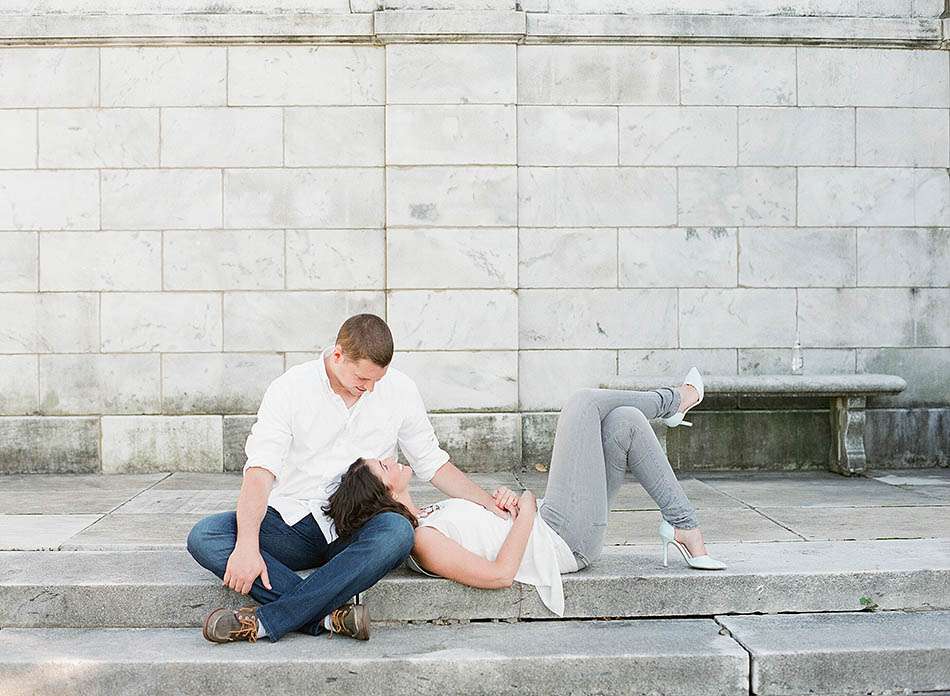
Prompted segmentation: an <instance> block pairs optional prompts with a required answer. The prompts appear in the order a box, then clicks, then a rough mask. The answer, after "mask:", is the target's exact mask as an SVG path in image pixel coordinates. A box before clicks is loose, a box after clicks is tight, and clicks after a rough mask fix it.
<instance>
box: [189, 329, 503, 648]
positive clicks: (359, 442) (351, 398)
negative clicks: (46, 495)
mask: <svg viewBox="0 0 950 696" xmlns="http://www.w3.org/2000/svg"><path fill="white" fill-rule="evenodd" d="M392 357H393V339H392V334H391V333H390V331H389V327H388V326H387V325H386V323H385V322H384V321H383V320H382V319H380V318H379V317H377V316H375V315H373V314H359V315H356V316H353V317H350V318H349V319H347V320H346V321H345V322H344V323H343V326H342V327H340V331H339V333H338V335H337V338H336V343H335V345H334V346H332V347H330V348H327V349H326V350H324V351H323V353H322V355H321V357H320V359H318V360H312V361H309V362H306V363H303V364H301V365H297V366H295V367H292V368H291V369H289V370H287V372H285V373H284V374H283V375H281V376H280V377H278V378H277V379H275V380H274V381H273V382H272V383H271V384H270V386H269V387H268V388H267V391H266V392H265V394H264V398H263V401H262V402H261V406H260V409H259V411H258V413H257V422H256V423H255V424H254V426H253V428H252V430H251V434H250V436H249V437H248V439H247V444H246V446H245V452H246V453H247V464H245V466H244V481H243V483H242V485H241V493H240V496H239V497H238V504H237V512H236V513H235V512H225V513H220V514H217V515H211V516H210V517H206V518H204V519H203V520H201V521H200V522H198V524H196V525H195V527H194V528H193V529H192V530H191V533H190V534H189V535H188V551H189V552H190V553H191V555H192V556H193V557H194V558H195V560H196V561H198V563H200V564H201V565H202V566H204V567H205V568H207V569H208V570H210V571H211V572H213V573H214V574H215V575H217V576H218V577H220V578H222V580H223V581H224V585H226V586H227V587H229V588H231V589H232V590H235V591H237V592H240V593H241V594H248V593H250V595H251V597H253V598H254V599H255V600H257V601H258V602H259V603H260V605H261V606H259V607H244V608H241V609H238V610H236V611H235V610H229V609H216V610H215V611H213V612H211V614H209V615H208V617H207V618H206V619H205V622H204V627H203V629H202V632H203V635H204V637H205V638H207V639H208V640H210V641H213V642H231V641H234V640H249V641H251V642H254V641H256V640H257V639H258V638H261V637H264V636H266V637H267V638H269V639H270V640H271V641H276V640H278V639H280V638H281V637H282V636H283V635H285V634H286V633H288V632H289V631H294V630H297V631H302V632H304V633H308V634H311V635H317V634H319V633H321V632H323V631H324V630H327V631H330V632H332V633H341V634H344V635H349V636H352V637H354V638H359V639H362V640H366V639H367V638H368V637H369V617H368V615H367V612H366V608H365V607H364V606H363V605H352V604H346V602H347V600H349V599H350V598H351V597H354V596H356V595H357V594H358V593H360V592H362V591H364V590H366V589H368V588H369V587H371V586H372V585H374V584H375V583H376V582H377V581H378V580H380V579H381V578H382V577H383V576H384V575H386V573H388V572H389V571H390V570H392V569H393V568H395V567H396V566H398V565H399V564H400V563H402V562H403V561H404V560H405V558H406V557H407V556H408V555H409V552H410V550H411V549H412V543H413V529H412V525H411V524H410V523H409V521H408V520H407V519H406V518H404V517H402V516H401V515H398V514H396V513H392V512H385V513H382V514H379V515H376V516H374V517H373V518H371V519H370V520H369V521H368V522H367V523H366V524H365V525H364V526H363V527H362V528H361V529H360V530H359V531H358V532H356V533H354V534H353V535H351V536H350V537H349V538H347V539H339V538H337V535H336V532H335V530H334V528H333V523H332V521H331V520H330V519H329V518H328V517H327V516H326V515H325V514H324V513H323V511H322V508H323V506H324V505H326V503H327V500H328V499H329V495H330V493H331V492H332V490H333V485H334V484H335V483H336V482H337V481H339V479H340V476H341V475H342V474H343V472H344V471H346V469H347V468H348V467H349V465H350V464H352V463H353V462H354V461H355V460H356V459H357V458H359V457H372V458H378V459H384V458H387V457H392V456H394V455H395V454H396V446H397V444H398V446H399V448H400V449H401V450H402V452H403V453H404V454H405V456H406V458H407V459H408V461H409V464H410V466H412V468H413V471H414V473H415V474H416V475H417V476H419V477H421V478H423V479H425V480H429V481H431V482H432V483H433V484H434V485H435V486H436V488H438V489H439V490H441V491H442V492H443V493H445V494H446V495H448V496H450V497H456V498H466V499H468V500H471V501H472V502H475V503H478V504H480V505H483V506H484V507H486V508H488V509H490V510H492V511H493V512H495V513H496V514H498V515H500V516H503V517H507V513H505V512H504V511H503V510H502V509H501V508H499V507H498V506H497V505H496V504H495V500H494V499H493V498H492V496H490V495H489V494H488V493H487V492H485V491H484V490H482V489H481V488H480V487H479V486H477V485H476V484H474V483H473V482H472V481H471V480H470V479H469V478H468V477H467V476H465V474H463V473H462V472H461V471H459V470H458V469H457V468H456V467H455V466H454V465H453V464H452V463H451V462H450V461H449V455H448V454H447V453H446V452H445V451H444V450H442V449H441V448H440V447H439V443H438V440H437V439H436V436H435V433H434V432H433V430H432V424H431V423H430V422H429V418H428V416H427V414H426V410H425V406H424V405H423V403H422V398H421V396H420V395H419V390H418V389H417V388H416V385H415V383H414V382H413V381H412V380H411V379H410V378H409V377H408V376H407V375H405V374H403V373H402V372H400V371H398V370H396V369H392V368H390V367H389V363H390V362H391V361H392ZM499 502H503V501H499ZM305 568H316V570H314V571H313V573H311V574H310V575H309V576H308V577H307V578H306V579H303V578H301V577H300V576H299V575H298V574H297V573H296V572H295V571H298V570H303V569H305Z"/></svg>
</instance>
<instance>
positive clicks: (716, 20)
mask: <svg viewBox="0 0 950 696" xmlns="http://www.w3.org/2000/svg"><path fill="white" fill-rule="evenodd" d="M948 22H950V20H946V19H943V20H941V19H940V18H939V17H913V16H906V17H840V16H784V15H782V16H780V15H713V14H667V15H662V14H568V13H548V12H524V11H515V10H385V11H377V12H373V13H368V12H346V13H344V12H335V13H334V12H295V11H258V12H244V11H242V12H208V11H195V12H187V11H176V12H164V13H153V14H147V13H127V14H122V13H107V12H104V13H95V12H65V13H57V12H45V13H41V14H36V13H29V12H7V13H3V14H0V44H4V45H19V44H28V45H49V44H53V45H61V44H62V45H69V44H89V43H92V44H109V45H113V44H136V45H141V44H152V43H155V44H165V43H226V44H229V43H247V44H254V43H295V42H308V43H313V42H316V43H332V42H350V43H390V42H393V43H395V42H406V41H439V42H472V41H477V42H486V41H506V42H512V41H514V42H524V43H565V42H578V43H591V42H607V43H609V42H624V43H631V42H634V43H636V42H639V43H690V42H696V43H720V42H723V43H749V44H782V43H792V44H808V45H812V44H816V45H843V46H880V47H891V46H912V47H919V48H941V47H943V48H945V47H946V46H947V42H946V39H945V38H944V37H946V36H947V35H948V33H950V24H948Z"/></svg>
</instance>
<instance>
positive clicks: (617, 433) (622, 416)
mask: <svg viewBox="0 0 950 696" xmlns="http://www.w3.org/2000/svg"><path fill="white" fill-rule="evenodd" d="M647 430H651V431H652V426H651V425H650V421H649V420H648V419H647V417H646V416H645V415H643V411H641V410H640V409H638V408H634V407H633V406H620V407H618V408H615V409H613V410H612V411H611V412H610V413H608V414H607V417H606V418H604V424H603V432H604V435H605V437H610V438H616V439H618V440H620V441H626V440H630V441H633V440H635V439H636V438H637V436H638V435H639V434H640V433H644V432H646V431H647Z"/></svg>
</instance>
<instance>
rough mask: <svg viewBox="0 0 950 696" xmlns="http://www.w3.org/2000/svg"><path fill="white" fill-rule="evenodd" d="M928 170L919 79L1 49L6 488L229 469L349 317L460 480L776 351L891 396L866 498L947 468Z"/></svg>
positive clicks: (947, 277)
mask: <svg viewBox="0 0 950 696" xmlns="http://www.w3.org/2000/svg"><path fill="white" fill-rule="evenodd" d="M552 4H557V3H555V2H554V0H552ZM578 4H583V3H576V2H575V3H573V4H572V5H571V6H572V7H573V5H578ZM371 9H372V8H371ZM527 9H530V8H527ZM548 10H550V11H551V12H554V10H553V9H551V8H548V7H545V8H544V10H543V11H548ZM354 11H355V10H354ZM575 11H577V10H576V9H575ZM376 14H377V15H379V14H384V13H379V12H377V13H376ZM377 22H378V20H377ZM948 167H950V61H948V52H947V51H946V50H942V49H940V48H916V47H912V48H900V47H896V48H895V47H887V48H864V47H848V46H834V47H828V46H824V47H823V46H810V45H804V43H801V44H796V43H795V42H784V43H780V44H777V45H749V44H745V43H743V42H741V41H738V40H737V41H736V42H735V45H711V44H709V45H703V44H702V43H696V42H688V41H682V42H677V41H665V42H658V43H656V44H650V43H646V42H643V41H635V42H634V41H630V42H624V41H623V40H615V41H613V42H612V43H605V44H593V43H588V44H584V43H548V44H545V43H543V42H539V43H537V44H526V43H519V42H516V41H493V42H481V43H480V42H477V41H475V42H467V43H457V42H451V41H450V40H448V39H446V40H444V41H438V40H436V41H431V40H430V41H427V42H413V41H405V42H392V43H382V44H379V43H377V44H375V45H374V44H368V43H365V42H362V43H361V42H359V41H353V42H351V43H349V44H347V43H325V44H324V43H320V42H319V41H317V40H314V41H313V42H312V43H303V44H299V43H294V44H291V43H286V44H280V43H260V44H254V43H253V42H249V43H247V44H245V45H225V43H224V42H215V41H213V40H208V41H205V42H204V43H203V44H200V43H196V44H193V45H180V46H170V45H160V44H152V43H149V42H147V41H143V42H141V45H138V44H136V42H134V41H133V42H131V45H114V44H113V43H110V42H103V43H102V45H94V43H93V45H48V46H38V47H37V46H22V45H11V46H7V47H3V48H0V471H3V472H10V471H100V470H101V471H105V472H126V471H144V470H189V471H220V470H222V469H223V468H227V469H239V468H240V466H241V465H243V451H242V450H243V442H244V438H245V437H246V433H247V431H248V429H249V427H250V425H251V423H253V420H254V416H253V414H254V413H255V412H256V410H257V406H258V404H259V400H260V398H261V395H262V393H263V390H264V388H265V387H266V386H267V384H268V383H269V382H270V381H271V380H272V379H274V378H275V377H277V376H278V375H280V374H281V373H282V372H283V371H284V370H285V369H287V368H288V367H290V366H291V365H294V364H297V363H299V362H301V361H304V360H309V359H313V358H314V357H315V356H316V351H318V350H319V348H320V347H322V346H323V345H325V344H327V342H328V341H329V340H331V339H332V337H333V335H334V333H335V331H336V329H337V327H338V326H339V324H340V322H341V321H342V320H343V319H344V318H346V317H347V316H349V315H351V314H354V313H357V312H364V311H369V312H375V313H378V314H380V315H381V316H383V317H385V318H386V319H387V321H388V322H389V324H390V326H391V327H392V330H393V333H394V335H395V338H396V343H397V349H398V352H397V355H396V358H395V362H394V364H395V365H396V366H397V367H399V368H400V369H402V370H404V371H406V372H408V373H409V374H410V375H412V376H413V377H414V378H415V379H416V381H417V383H418V384H419V386H420V388H421V390H422V393H423V396H424V398H425V400H426V403H427V406H428V407H429V409H430V410H431V411H432V413H433V422H434V424H435V426H436V429H437V430H438V432H439V434H440V436H441V437H442V439H443V441H444V443H445V444H446V446H447V447H448V448H449V449H450V451H451V452H452V453H453V457H454V459H455V460H456V461H458V462H460V463H461V464H462V465H463V466H465V467H467V468H469V469H486V468H487V469H493V468H513V467H519V466H521V465H522V462H525V463H528V464H533V463H537V462H543V460H544V458H545V456H546V452H547V450H548V448H549V446H550V437H551V428H552V425H553V418H554V415H555V414H556V412H557V410H558V409H559V408H560V406H561V405H562V404H563V402H564V400H565V399H566V398H567V396H568V395H569V394H570V393H571V391H572V390H574V389H576V388H579V387H584V386H596V385H598V384H600V383H601V382H602V381H604V380H606V379H609V378H610V377H613V376H616V375H617V374H632V373H637V374H663V375H669V376H670V377H673V376H677V375H679V373H681V372H684V371H685V369H687V368H688V366H689V365H692V364H696V365H698V366H699V367H700V368H702V369H704V370H706V371H708V372H710V373H721V374H722V373H724V374H736V373H753V372H774V371H778V372H786V371H788V363H789V349H790V346H791V345H792V343H793V342H794V341H795V338H796V335H797V336H799V337H800V339H801V342H802V344H803V345H804V346H805V365H806V369H807V370H810V371H815V372H845V373H848V372H850V373H853V372H871V371H873V372H892V373H896V374H900V375H902V376H904V377H905V378H907V380H908V383H909V388H908V390H907V392H906V393H905V394H903V395H901V396H899V397H894V398H889V399H879V400H877V402H875V403H873V404H872V406H873V407H874V408H875V409H876V410H875V411H874V413H872V415H871V416H870V417H869V427H870V428H871V429H872V430H873V431H874V434H873V436H871V437H872V440H873V442H872V441H871V440H869V443H868V444H869V455H870V456H871V458H872V459H873V461H872V462H871V463H872V464H873V465H876V466H895V465H903V464H942V465H947V461H948V456H950V445H948V440H950V411H948V407H950V176H948ZM724 413H725V411H724ZM726 415H728V414H726ZM773 415H774V418H775V419H782V418H786V420H785V421H784V422H785V425H783V426H781V428H785V429H786V430H788V429H791V432H792V434H793V435H795V434H797V435H799V436H801V437H803V438H805V439H806V440H807V439H809V438H819V439H820V438H822V437H825V438H827V437H828V434H827V424H826V419H827V413H826V412H825V411H823V410H821V409H820V408H818V407H815V408H812V409H811V410H807V409H806V410H805V411H803V412H801V413H799V414H798V415H794V416H788V417H783V416H781V415H777V414H773ZM752 416H753V418H752V420H751V421H736V420H735V419H733V420H732V421H729V418H728V417H725V416H723V414H720V415H719V417H720V418H724V420H723V421H722V422H723V423H726V425H724V426H723V427H724V428H726V429H729V428H730V427H731V428H733V429H735V428H739V427H745V426H743V423H746V424H748V423H758V422H760V421H761V416H762V414H761V413H753V414H752ZM702 417H703V416H697V418H702ZM730 423H731V425H730ZM766 430H767V429H766ZM684 437H685V436H684ZM781 441H782V442H784V441H785V440H781ZM729 442H733V441H732V440H728V441H727V440H726V439H724V440H723V446H727V445H728V443H729ZM695 445H696V443H693V445H689V444H688V443H687V442H686V440H683V441H682V442H680V445H679V447H680V448H681V451H684V452H685V451H689V452H690V455H689V456H688V457H686V456H684V457H681V458H679V459H678V460H677V465H678V466H684V467H691V468H703V467H704V466H712V464H711V463H710V462H711V461H712V460H710V461H708V462H704V461H703V453H702V450H701V449H698V448H697V447H696V446H695ZM729 446H731V445H729ZM750 446H752V447H754V443H752V444H750ZM824 446H826V443H825V444H822V443H821V442H819V445H816V446H814V447H812V448H811V450H809V451H808V452H806V453H805V454H801V458H800V461H798V460H796V461H792V462H791V463H789V462H787V461H786V462H778V463H777V464H778V465H779V466H782V467H786V468H787V467H789V466H795V465H798V464H800V465H802V466H811V465H820V462H818V463H816V461H815V459H816V457H817V458H818V459H820V458H821V453H822V452H823V451H824V450H823V449H822V448H823V447H824ZM805 449H808V448H807V447H805ZM816 452H818V453H819V454H818V455H816V454H815V453H816ZM721 454H722V453H720V455H717V457H715V458H714V459H715V465H716V466H720V465H721V466H727V465H728V464H729V462H728V458H727V457H723V456H721ZM770 456H772V455H770ZM774 456H776V457H778V458H781V453H780V452H778V453H776V454H775V455H774ZM796 456H798V455H796ZM737 461H738V460H737ZM744 461H745V460H744ZM749 461H751V460H749ZM769 463H770V462H767V461H754V462H753V463H752V464H749V465H750V466H752V465H757V466H768V465H769Z"/></svg>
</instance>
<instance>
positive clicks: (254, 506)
mask: <svg viewBox="0 0 950 696" xmlns="http://www.w3.org/2000/svg"><path fill="white" fill-rule="evenodd" d="M273 483H274V475H273V474H272V473H271V472H269V471H268V470H267V469H262V468H260V467H256V466H255V467H251V468H250V469H248V470H247V471H246V472H245V474H244V481H243V482H242V483H241V494H240V495H239V496H238V504H237V545H238V546H244V547H250V548H254V549H257V548H259V546H260V531H261V520H263V519H264V513H266V512H267V497H268V495H270V489H271V486H272V485H273Z"/></svg>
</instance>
